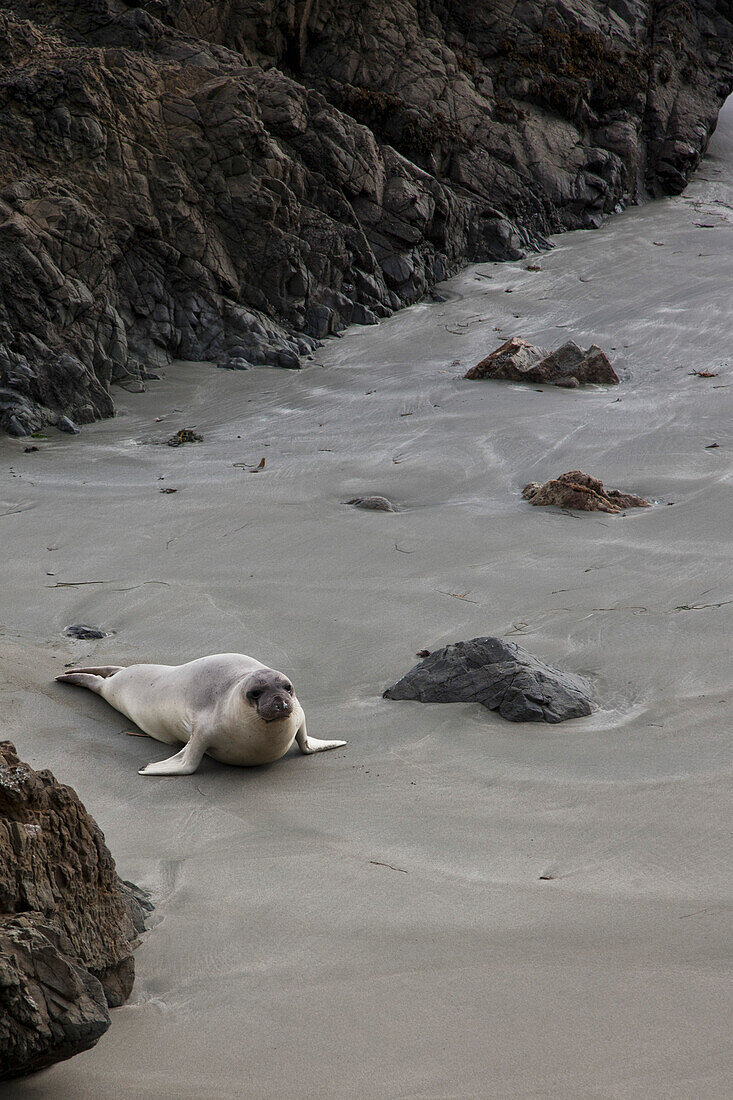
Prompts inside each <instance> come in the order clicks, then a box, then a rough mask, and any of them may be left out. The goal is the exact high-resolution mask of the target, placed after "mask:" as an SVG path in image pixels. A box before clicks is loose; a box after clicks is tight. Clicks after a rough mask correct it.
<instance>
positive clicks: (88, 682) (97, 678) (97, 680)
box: [56, 665, 123, 694]
mask: <svg viewBox="0 0 733 1100" xmlns="http://www.w3.org/2000/svg"><path fill="white" fill-rule="evenodd" d="M122 668H123V666H122V665H100V666H98V667H97V668H75V669H74V670H73V671H72V672H64V673H62V674H61V676H57V677H56V679H57V680H58V682H59V683H61V684H78V686H79V687H85V688H89V690H90V691H96V692H97V694H99V689H100V687H101V684H102V681H103V680H107V679H109V677H110V676H114V674H115V672H122Z"/></svg>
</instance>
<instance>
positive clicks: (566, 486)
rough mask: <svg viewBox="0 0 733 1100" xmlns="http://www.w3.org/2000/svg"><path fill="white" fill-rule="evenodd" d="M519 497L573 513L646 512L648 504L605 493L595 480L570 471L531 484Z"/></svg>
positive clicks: (615, 492) (615, 491) (614, 491)
mask: <svg viewBox="0 0 733 1100" xmlns="http://www.w3.org/2000/svg"><path fill="white" fill-rule="evenodd" d="M522 496H523V497H524V499H525V500H528V501H529V502H530V504H536V505H538V506H539V507H546V506H554V507H555V508H569V509H571V510H573V511H576V512H610V513H618V512H622V511H623V510H624V508H649V507H651V505H650V504H649V501H648V500H644V499H643V498H642V497H637V496H634V495H633V494H631V493H620V492H619V491H618V489H604V487H603V482H602V481H599V480H598V478H595V477H591V476H590V474H584V473H583V471H582V470H570V471H568V473H566V474H560V477H557V478H553V479H552V480H550V481H546V482H545V484H544V485H540V483H539V482H538V481H532V482H530V484H529V485H525V487H524V489H523V490H522Z"/></svg>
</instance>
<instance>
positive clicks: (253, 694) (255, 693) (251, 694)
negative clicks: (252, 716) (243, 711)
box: [247, 688, 262, 700]
mask: <svg viewBox="0 0 733 1100" xmlns="http://www.w3.org/2000/svg"><path fill="white" fill-rule="evenodd" d="M260 695H262V688H252V690H251V691H248V692H247V698H248V699H253V700H254V699H259V697H260Z"/></svg>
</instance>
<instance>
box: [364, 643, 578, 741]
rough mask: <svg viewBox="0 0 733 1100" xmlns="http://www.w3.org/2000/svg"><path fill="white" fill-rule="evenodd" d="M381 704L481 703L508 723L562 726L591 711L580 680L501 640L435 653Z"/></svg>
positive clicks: (398, 683)
mask: <svg viewBox="0 0 733 1100" xmlns="http://www.w3.org/2000/svg"><path fill="white" fill-rule="evenodd" d="M384 698H385V699H414V700H417V701H418V702H421V703H481V704H482V706H485V707H488V709H489V710H495V711H498V713H499V714H500V715H501V716H502V718H506V719H508V720H509V721H510V722H564V721H565V720H566V719H568V718H581V717H583V716H584V715H587V714H590V713H591V710H592V707H591V694H590V691H589V689H588V686H587V684H585V682H584V681H583V680H582V679H581V678H580V677H579V676H573V675H572V674H571V673H567V672H562V671H561V670H560V669H557V668H552V667H551V666H550V665H546V664H544V663H543V662H542V661H539V660H538V659H537V658H536V657H533V656H532V654H531V653H528V652H527V651H526V650H525V649H522V648H521V646H518V645H516V644H515V643H514V642H505V641H502V640H501V639H500V638H473V639H472V641H470V642H455V643H454V644H453V645H448V646H446V647H445V648H444V649H436V650H435V652H433V653H431V654H430V655H429V656H427V657H426V658H425V659H424V660H423V661H421V662H420V664H419V665H416V666H415V667H414V668H413V669H411V671H410V672H408V673H407V675H406V676H403V677H402V679H401V680H399V681H398V682H397V683H396V684H395V685H394V687H391V688H388V689H387V691H385V693H384Z"/></svg>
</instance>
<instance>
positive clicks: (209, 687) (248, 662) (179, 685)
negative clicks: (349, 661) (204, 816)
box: [56, 653, 346, 775]
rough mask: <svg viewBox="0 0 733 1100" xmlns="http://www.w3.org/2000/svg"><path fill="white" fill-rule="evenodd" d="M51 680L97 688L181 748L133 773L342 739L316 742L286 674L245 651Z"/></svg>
mask: <svg viewBox="0 0 733 1100" xmlns="http://www.w3.org/2000/svg"><path fill="white" fill-rule="evenodd" d="M56 679H57V680H58V681H60V682H61V683H63V684H77V685H78V686H80V687H85V688H88V689H89V691H94V692H96V694H97V695H101V696H102V698H103V699H106V701H107V702H108V703H109V704H110V705H111V706H113V707H114V708H115V709H116V710H119V711H120V712H121V713H122V714H124V715H126V716H127V717H128V718H130V719H131V720H132V721H133V722H134V723H135V724H136V725H137V726H139V727H140V729H141V730H143V731H144V732H145V733H147V734H149V736H150V737H154V738H155V739H156V741H163V742H164V743H165V744H167V745H178V744H181V743H183V748H182V749H181V750H180V752H177V753H176V754H175V756H171V757H170V758H169V759H167V760H158V761H156V762H154V763H152V764H148V765H147V767H145V768H140V775H191V774H192V772H195V771H196V769H197V768H198V766H199V764H200V763H201V759H202V757H203V756H204V754H205V753H206V754H207V755H208V756H212V757H213V758H214V759H215V760H220V761H221V762H222V763H223V764H237V765H240V766H246V767H249V766H252V765H255V764H271V763H273V761H275V760H279V759H280V757H281V756H284V755H285V753H286V752H287V751H288V749H289V748H290V746H291V745H292V743H293V741H296V742H297V744H298V748H299V749H300V751H301V752H302V753H304V754H306V755H310V754H311V753H314V752H324V751H325V750H326V749H337V748H340V747H341V746H342V745H345V744H346V742H345V741H318V740H316V738H315V737H309V736H308V733H307V731H306V725H305V714H304V713H303V708H302V707H301V705H300V703H299V702H298V700H297V698H296V696H295V692H294V691H293V685H292V683H291V681H290V680H289V679H288V677H287V676H284V675H283V673H282V672H276V671H275V669H272V668H268V667H267V665H263V664H261V663H260V662H259V661H256V660H255V659H254V657H247V656H246V655H245V654H244V653H217V654H214V655H213V656H211V657H199V658H198V660H196V661H189V662H188V663H187V664H185V665H129V666H128V667H127V668H124V667H122V666H121V665H102V666H96V667H94V668H76V669H72V670H71V671H70V672H65V673H63V675H61V676H57V677H56Z"/></svg>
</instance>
